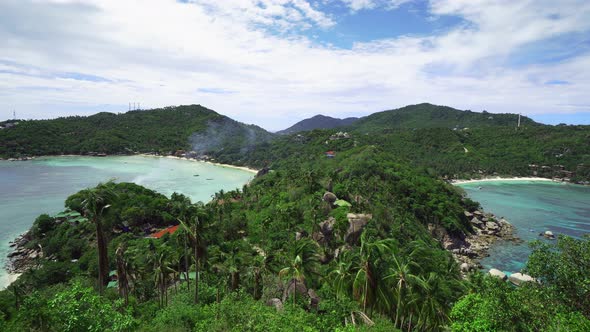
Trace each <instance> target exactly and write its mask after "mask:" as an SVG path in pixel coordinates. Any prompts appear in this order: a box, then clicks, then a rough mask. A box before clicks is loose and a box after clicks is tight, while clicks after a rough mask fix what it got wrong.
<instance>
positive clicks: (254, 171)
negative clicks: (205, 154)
mask: <svg viewBox="0 0 590 332" xmlns="http://www.w3.org/2000/svg"><path fill="white" fill-rule="evenodd" d="M134 156H141V157H153V158H169V159H178V160H186V161H192V162H198V163H206V164H211V165H215V166H221V167H226V168H233V169H239V170H242V171H246V172H250V173H254V174H257V173H258V171H259V170H257V169H253V168H249V167H245V166H235V165H230V164H220V163H214V162H212V161H205V160H197V159H192V158H186V157H176V156H155V155H151V154H143V153H140V154H136V155H134Z"/></svg>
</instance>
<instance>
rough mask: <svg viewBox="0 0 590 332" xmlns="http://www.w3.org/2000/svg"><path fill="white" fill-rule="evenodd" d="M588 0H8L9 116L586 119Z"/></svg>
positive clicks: (264, 120) (1, 98)
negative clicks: (404, 112)
mask: <svg viewBox="0 0 590 332" xmlns="http://www.w3.org/2000/svg"><path fill="white" fill-rule="evenodd" d="M589 18H590V1H587V0H559V1H555V0H530V1H529V0H526V1H525V0H523V1H521V0H428V1H427V0H316V1H313V0H209V1H208V0H183V1H179V0H0V119H7V118H12V115H13V111H16V114H17V117H18V118H25V119H39V118H55V117H58V116H67V115H90V114H94V113H97V112H101V111H108V112H125V111H127V110H128V109H129V103H136V104H137V103H139V104H140V105H141V108H142V109H145V108H156V107H162V106H170V105H183V104H201V105H203V106H205V107H208V108H210V109H213V110H215V111H217V112H219V113H221V114H224V115H227V116H229V117H232V118H234V119H236V120H239V121H242V122H246V123H253V124H257V125H259V126H262V127H263V128H266V129H268V130H279V129H284V128H286V127H288V126H290V125H291V124H293V123H295V122H297V121H299V120H302V119H304V118H307V117H310V116H313V115H316V114H324V115H329V116H333V117H341V118H343V117H349V116H363V115H368V114H370V113H373V112H378V111H382V110H388V109H395V108H398V107H402V106H405V105H409V104H417V103H422V102H429V103H433V104H438V105H447V106H451V107H455V108H458V109H469V110H472V111H482V110H487V111H488V112H492V113H505V112H510V113H522V114H523V115H527V116H530V117H532V118H533V119H536V120H537V121H540V122H544V123H550V124H557V123H562V122H565V123H572V124H590V93H589V92H590V19H589Z"/></svg>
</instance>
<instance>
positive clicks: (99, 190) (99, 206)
mask: <svg viewBox="0 0 590 332" xmlns="http://www.w3.org/2000/svg"><path fill="white" fill-rule="evenodd" d="M112 184H113V183H112V182H107V183H105V184H103V183H101V184H99V185H98V186H96V187H95V188H89V189H85V190H83V191H81V192H80V195H81V197H82V199H83V200H82V204H81V207H82V210H83V212H84V216H85V217H86V218H88V219H89V220H91V221H92V222H93V223H94V224H95V225H96V242H97V247H98V290H99V292H100V294H102V293H103V289H104V285H105V281H106V280H107V277H108V274H109V257H108V250H107V240H106V238H105V236H104V232H103V229H102V220H101V218H102V215H103V213H104V211H105V210H106V209H108V208H109V207H110V206H111V205H110V202H112V201H113V198H114V197H115V196H116V194H115V193H114V192H113V191H112V188H111V187H112Z"/></svg>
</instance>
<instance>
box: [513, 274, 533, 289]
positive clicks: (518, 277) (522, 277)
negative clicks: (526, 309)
mask: <svg viewBox="0 0 590 332" xmlns="http://www.w3.org/2000/svg"><path fill="white" fill-rule="evenodd" d="M508 280H509V281H510V282H511V283H513V284H514V285H516V286H520V285H522V284H523V283H525V282H535V281H536V280H535V278H533V277H531V276H530V275H528V274H522V273H520V272H517V273H513V274H511V275H510V277H509V278H508Z"/></svg>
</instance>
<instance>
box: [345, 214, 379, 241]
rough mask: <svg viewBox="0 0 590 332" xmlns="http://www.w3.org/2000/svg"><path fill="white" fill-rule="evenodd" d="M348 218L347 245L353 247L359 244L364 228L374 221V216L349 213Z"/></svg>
mask: <svg viewBox="0 0 590 332" xmlns="http://www.w3.org/2000/svg"><path fill="white" fill-rule="evenodd" d="M346 218H348V230H347V231H346V235H345V236H344V241H346V243H348V244H350V245H353V244H355V243H357V242H358V239H359V238H360V236H361V233H362V232H363V228H365V226H366V225H367V224H368V223H369V221H370V220H371V219H373V215H372V214H363V213H349V214H347V215H346Z"/></svg>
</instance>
